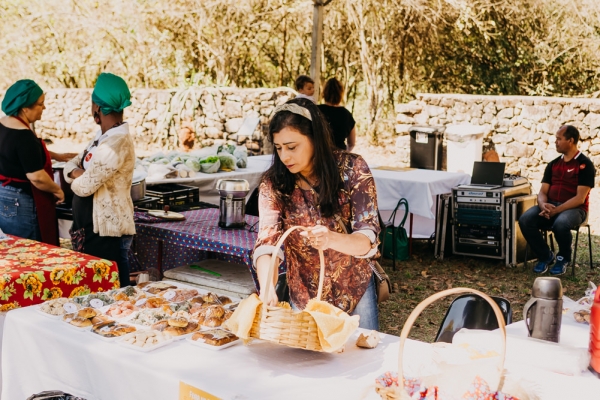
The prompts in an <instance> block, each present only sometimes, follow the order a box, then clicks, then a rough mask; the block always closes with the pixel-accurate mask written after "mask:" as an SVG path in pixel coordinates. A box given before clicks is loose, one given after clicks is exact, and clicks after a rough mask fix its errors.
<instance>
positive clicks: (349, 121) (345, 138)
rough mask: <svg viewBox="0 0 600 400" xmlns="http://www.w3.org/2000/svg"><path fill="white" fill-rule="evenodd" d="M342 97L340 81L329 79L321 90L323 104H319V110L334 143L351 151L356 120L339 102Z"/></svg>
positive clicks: (354, 141) (353, 143) (354, 142)
mask: <svg viewBox="0 0 600 400" xmlns="http://www.w3.org/2000/svg"><path fill="white" fill-rule="evenodd" d="M343 97H344V86H342V83H341V82H340V81H338V80H337V79H336V78H331V79H329V80H328V81H327V83H325V89H324V90H323V100H325V104H319V110H321V112H322V113H323V115H324V116H325V119H326V120H327V122H328V123H329V127H330V128H331V134H332V135H333V143H334V145H335V146H336V147H337V148H339V149H342V150H347V151H349V152H352V150H353V149H354V145H355V144H356V122H355V121H354V117H353V116H352V113H351V112H350V111H348V110H347V109H346V108H344V107H343V106H342V105H341V104H340V103H341V102H342V99H343Z"/></svg>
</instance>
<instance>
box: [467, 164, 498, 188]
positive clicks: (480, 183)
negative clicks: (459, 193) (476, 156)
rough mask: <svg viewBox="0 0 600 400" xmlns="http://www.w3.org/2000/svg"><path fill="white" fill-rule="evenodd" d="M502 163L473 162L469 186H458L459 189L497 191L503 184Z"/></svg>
mask: <svg viewBox="0 0 600 400" xmlns="http://www.w3.org/2000/svg"><path fill="white" fill-rule="evenodd" d="M505 167H506V164H505V163H503V162H485V161H475V163H474V164H473V175H472V178H471V183H470V184H469V185H459V188H461V189H497V188H500V187H502V185H503V184H504V168H505Z"/></svg>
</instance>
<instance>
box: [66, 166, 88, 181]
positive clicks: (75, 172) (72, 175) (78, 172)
mask: <svg viewBox="0 0 600 400" xmlns="http://www.w3.org/2000/svg"><path fill="white" fill-rule="evenodd" d="M84 172H85V171H84V170H83V169H81V168H75V169H74V170H73V171H71V172H69V178H71V179H77V178H79V177H80V176H81V175H83V173H84Z"/></svg>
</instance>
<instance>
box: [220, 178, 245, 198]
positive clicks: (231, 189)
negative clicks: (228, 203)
mask: <svg viewBox="0 0 600 400" xmlns="http://www.w3.org/2000/svg"><path fill="white" fill-rule="evenodd" d="M217 190H218V191H219V194H220V195H221V197H227V196H229V195H231V196H232V197H234V198H236V199H239V198H242V197H243V198H245V197H246V195H247V194H248V192H249V191H250V184H249V183H248V181H247V180H245V179H219V180H218V181H217Z"/></svg>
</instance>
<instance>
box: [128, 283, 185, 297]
mask: <svg viewBox="0 0 600 400" xmlns="http://www.w3.org/2000/svg"><path fill="white" fill-rule="evenodd" d="M137 287H138V288H139V289H142V290H143V291H144V292H148V293H151V294H159V293H162V292H164V291H166V290H169V289H177V286H174V285H171V284H170V283H166V282H162V281H161V282H143V283H140V284H138V285H137Z"/></svg>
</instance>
